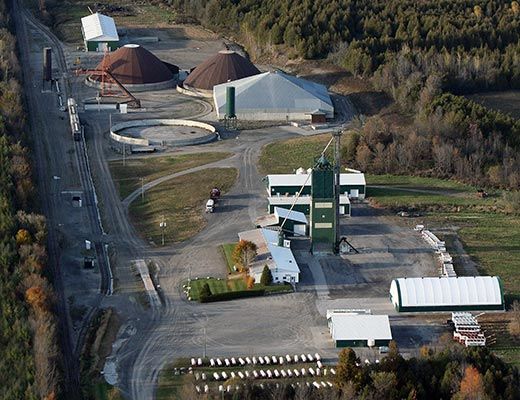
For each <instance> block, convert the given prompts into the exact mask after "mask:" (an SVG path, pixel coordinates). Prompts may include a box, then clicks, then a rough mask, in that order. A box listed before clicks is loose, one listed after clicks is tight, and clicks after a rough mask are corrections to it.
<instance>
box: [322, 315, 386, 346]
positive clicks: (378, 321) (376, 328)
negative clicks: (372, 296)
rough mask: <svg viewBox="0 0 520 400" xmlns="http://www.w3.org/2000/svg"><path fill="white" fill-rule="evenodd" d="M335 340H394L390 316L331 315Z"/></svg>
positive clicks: (332, 333)
mask: <svg viewBox="0 0 520 400" xmlns="http://www.w3.org/2000/svg"><path fill="white" fill-rule="evenodd" d="M329 320H330V322H331V323H332V329H331V335H332V339H333V340H368V339H374V340H392V331H391V330H390V321H389V320H388V315H370V314H355V313H337V314H336V313H331V315H330V318H329Z"/></svg>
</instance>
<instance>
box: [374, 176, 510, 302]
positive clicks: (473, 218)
mask: <svg viewBox="0 0 520 400" xmlns="http://www.w3.org/2000/svg"><path fill="white" fill-rule="evenodd" d="M372 178H373V177H370V179H369V183H371V181H373V180H372ZM392 179H395V178H392ZM413 180H414V184H413V185H414V188H415V189H408V190H404V189H398V188H390V187H389V188H384V189H382V188H369V189H368V190H367V194H368V197H369V199H370V201H372V202H375V203H376V204H377V205H380V206H383V207H388V208H392V209H393V210H397V209H400V208H414V209H416V210H426V211H428V213H427V214H426V215H425V216H422V217H420V218H416V219H414V220H413V222H414V223H415V222H416V223H426V224H427V225H428V226H434V227H436V228H439V229H445V228H447V229H450V227H453V229H455V230H456V231H457V233H458V235H459V237H460V239H461V241H462V243H463V245H464V249H465V250H466V252H467V253H468V254H469V255H470V256H471V258H472V259H474V260H475V261H476V262H477V263H478V264H479V265H480V267H481V269H482V273H483V274H489V275H498V276H500V277H501V278H502V281H503V283H504V288H505V290H506V293H507V294H509V295H512V296H515V297H517V296H520V279H519V278H520V272H519V271H520V245H519V243H520V219H519V218H518V217H517V216H514V215H510V214H506V213H504V212H502V211H503V207H504V201H503V200H502V198H501V197H488V198H484V199H481V198H478V197H477V196H476V194H475V193H474V192H467V191H466V189H467V187H466V186H464V185H461V186H460V193H459V194H456V195H449V194H435V193H427V192H426V191H428V190H432V191H433V190H435V189H434V187H435V186H437V184H438V183H439V182H435V181H438V180H427V181H425V182H424V186H420V185H419V184H418V182H417V181H416V180H415V179H413ZM455 187H456V186H455V184H453V185H452V186H451V188H450V189H451V190H455Z"/></svg>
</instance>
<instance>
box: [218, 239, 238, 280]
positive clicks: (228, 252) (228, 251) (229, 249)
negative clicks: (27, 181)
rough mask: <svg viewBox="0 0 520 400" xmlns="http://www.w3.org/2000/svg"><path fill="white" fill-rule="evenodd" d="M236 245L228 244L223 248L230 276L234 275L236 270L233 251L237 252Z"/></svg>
mask: <svg viewBox="0 0 520 400" xmlns="http://www.w3.org/2000/svg"><path fill="white" fill-rule="evenodd" d="M235 246H236V243H226V244H223V245H222V246H221V249H222V253H223V254H224V258H225V259H226V265H227V268H228V272H229V273H230V274H234V273H235V272H237V271H235V269H234V268H233V266H234V265H235V263H234V262H233V251H234V250H235Z"/></svg>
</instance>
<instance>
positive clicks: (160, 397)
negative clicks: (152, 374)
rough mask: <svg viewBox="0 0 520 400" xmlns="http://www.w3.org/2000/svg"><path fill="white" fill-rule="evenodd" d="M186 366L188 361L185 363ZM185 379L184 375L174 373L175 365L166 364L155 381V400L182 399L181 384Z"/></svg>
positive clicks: (182, 384)
mask: <svg viewBox="0 0 520 400" xmlns="http://www.w3.org/2000/svg"><path fill="white" fill-rule="evenodd" d="M185 365H186V368H187V366H188V365H189V363H186V364H185ZM186 379H187V376H186V375H180V374H176V373H175V366H174V365H168V366H166V367H165V368H164V369H162V370H161V372H160V373H159V379H158V382H157V391H156V392H155V398H156V399H157V400H178V399H182V393H183V386H184V385H185V381H186Z"/></svg>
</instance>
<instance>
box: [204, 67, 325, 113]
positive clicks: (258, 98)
mask: <svg viewBox="0 0 520 400" xmlns="http://www.w3.org/2000/svg"><path fill="white" fill-rule="evenodd" d="M230 86H233V87H235V113H236V116H237V118H238V119H243V120H258V121H285V120H287V119H288V120H297V121H301V120H309V119H311V114H312V113H313V112H318V111H319V112H323V113H324V114H325V116H326V117H327V118H333V117H334V106H333V105H332V100H331V98H330V95H329V92H328V91H327V88H326V87H325V86H323V85H320V84H318V83H314V82H310V81H307V80H305V79H301V78H297V77H295V76H291V75H287V74H284V73H283V72H280V71H276V72H264V73H262V74H259V75H254V76H250V77H248V78H244V79H239V80H237V81H234V82H228V83H223V84H221V85H217V86H215V87H214V88H213V100H214V103H215V109H216V112H217V117H218V118H219V119H223V118H224V117H225V114H226V101H227V99H226V88H227V87H230Z"/></svg>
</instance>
